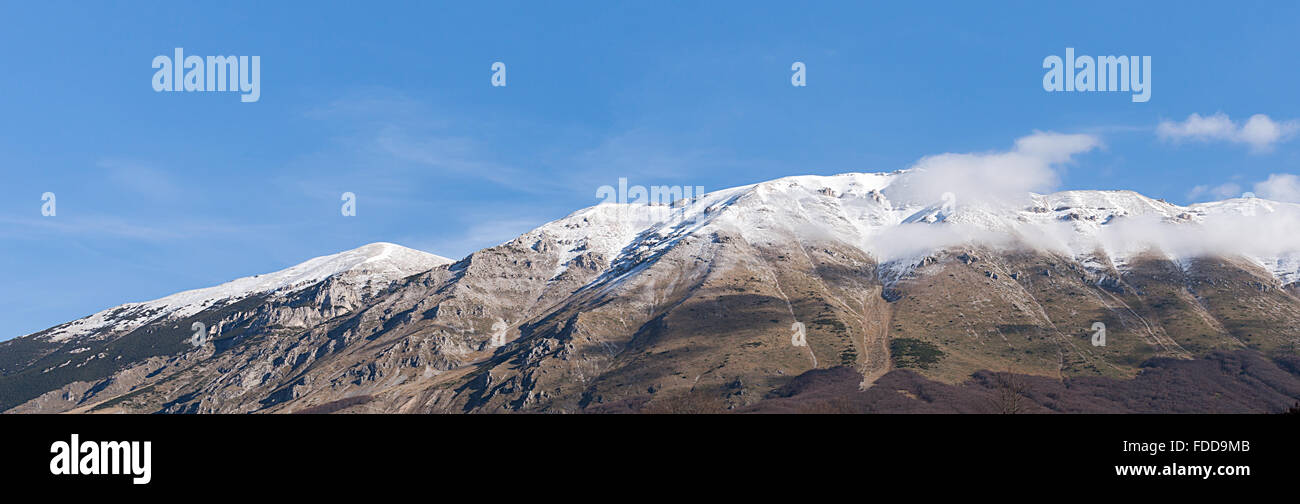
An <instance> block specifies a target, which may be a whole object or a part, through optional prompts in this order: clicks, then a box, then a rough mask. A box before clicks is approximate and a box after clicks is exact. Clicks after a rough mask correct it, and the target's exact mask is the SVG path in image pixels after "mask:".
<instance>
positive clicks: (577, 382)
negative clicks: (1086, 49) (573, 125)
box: [0, 171, 1300, 412]
mask: <svg viewBox="0 0 1300 504" xmlns="http://www.w3.org/2000/svg"><path fill="white" fill-rule="evenodd" d="M914 173H915V172H913V171H899V172H892V173H852V174H843V175H835V176H796V177H787V178H782V179H777V180H772V181H768V182H762V183H758V184H752V185H746V186H741V187H735V188H730V189H725V190H720V191H715V192H711V193H708V194H704V195H700V196H697V197H694V198H691V199H688V200H683V201H678V202H674V203H673V204H671V205H632V204H602V205H597V206H593V207H589V208H585V209H582V210H579V211H577V212H574V213H573V214H570V215H568V216H566V217H564V218H561V219H559V220H556V221H553V222H550V223H547V224H544V225H542V226H540V227H538V228H537V229H534V230H532V231H530V232H528V233H525V234H523V235H521V236H519V237H517V238H515V239H513V240H511V241H509V242H506V243H503V244H501V245H498V246H496V247H491V248H487V249H483V250H480V251H477V252H474V253H473V254H470V255H469V256H467V257H465V258H463V259H461V260H459V261H456V262H454V263H453V262H450V261H449V260H446V259H443V258H439V257H436V256H431V255H427V254H423V253H419V252H414V251H410V250H408V249H402V248H400V247H397V246H394V245H387V244H376V245H370V246H367V247H362V248H361V249H357V250H354V251H349V252H344V253H342V254H338V255H335V256H327V257H324V258H317V259H313V260H311V261H308V262H306V263H303V264H302V265H299V266H296V267H294V268H290V269H288V270H284V271H281V272H277V273H274V274H270V275H262V276H258V277H251V278H245V279H240V280H236V281H233V282H230V283H228V284H224V285H222V286H218V287H213V288H209V289H201V290H198V291H190V292H186V293H180V294H176V295H173V296H169V297H167V298H163V299H160V300H157V301H153V302H149V303H133V304H129V305H123V306H122V307H118V308H115V309H112V310H107V311H105V312H101V313H99V314H96V315H93V316H91V317H88V318H86V319H82V320H80V321H76V322H73V323H69V324H64V325H62V326H58V327H55V328H52V329H50V330H47V331H43V332H41V333H37V334H35V335H31V336H28V337H24V338H18V339H16V340H13V341H10V342H5V343H2V344H0V372H2V374H0V409H9V410H11V411H15V412H23V411H151V412H152V411H159V412H292V411H314V412H332V411H381V412H461V411H465V412H477V411H497V410H507V411H554V412H578V411H621V410H628V411H664V410H689V409H692V408H697V407H707V408H713V409H716V408H743V407H747V406H750V405H753V404H755V403H756V402H758V401H761V400H762V399H763V397H765V396H766V395H768V394H772V393H777V391H778V390H779V389H780V388H781V387H782V386H784V385H786V384H788V383H790V380H791V379H792V378H794V377H795V376H799V375H801V374H804V373H806V372H809V371H811V370H816V369H824V368H828V367H834V366H847V367H850V368H852V369H853V370H854V372H855V373H857V374H858V375H860V376H861V377H862V383H861V386H862V387H870V386H871V385H872V384H873V383H875V382H876V381H877V380H879V379H880V378H881V377H882V376H884V375H886V374H889V373H897V372H902V371H900V370H907V372H915V373H919V375H920V376H922V377H923V379H926V380H935V381H939V382H945V383H959V382H962V381H963V380H967V379H969V378H970V377H971V376H973V374H975V373H979V372H981V371H982V370H990V369H992V370H1002V369H1006V368H1009V367H1010V368H1014V369H1015V371H1016V372H1017V373H1024V374H1033V375H1039V376H1043V377H1049V378H1052V379H1056V380H1066V379H1072V378H1075V377H1093V378H1096V379H1106V380H1127V379H1131V378H1133V377H1134V376H1136V375H1138V374H1139V373H1140V372H1141V370H1142V369H1143V367H1142V365H1143V362H1144V361H1146V360H1148V359H1152V358H1173V359H1192V358H1199V357H1204V356H1207V355H1209V354H1211V353H1213V352H1220V351H1233V352H1238V351H1247V352H1256V353H1259V354H1263V355H1265V356H1269V358H1281V357H1279V356H1285V355H1291V354H1294V353H1295V352H1296V348H1297V347H1298V346H1300V298H1297V297H1296V295H1295V292H1296V286H1295V284H1294V282H1295V280H1296V279H1297V272H1300V261H1297V260H1296V257H1297V255H1296V252H1297V250H1300V232H1297V231H1300V229H1296V227H1297V226H1298V225H1300V219H1297V218H1295V217H1296V216H1297V215H1300V212H1298V211H1297V210H1300V208H1298V207H1297V206H1296V205H1293V204H1289V203H1280V202H1273V201H1267V200H1262V199H1255V198H1250V199H1234V200H1227V201H1221V202H1213V203H1205V204H1195V205H1188V206H1178V205H1173V204H1170V203H1167V202H1164V201H1161V200H1155V199H1151V198H1148V197H1145V196H1143V195H1140V194H1137V193H1134V192H1131V191H1065V192H1058V193H1053V194H1030V193H1026V194H1023V195H1022V197H1019V198H1012V199H1007V198H1005V197H1002V198H992V197H986V196H985V195H983V194H980V193H979V192H978V191H976V190H975V189H972V188H965V189H964V188H953V190H951V191H945V192H942V193H938V194H933V195H921V196H918V195H917V194H918V191H917V190H916V187H915V186H912V185H909V184H910V180H909V177H911V176H912V175H913V174H914ZM194 322H203V323H204V324H205V325H206V326H207V327H209V328H211V329H210V333H211V335H212V337H213V340H212V342H211V343H209V344H207V345H205V346H203V347H201V348H193V347H192V346H190V345H188V344H185V343H184V342H185V338H186V337H187V336H188V333H187V329H189V327H190V324H191V323H194ZM1097 324H1102V326H1103V327H1104V328H1105V329H1104V330H1105V331H1106V333H1107V339H1106V343H1105V345H1104V346H1103V345H1096V344H1095V343H1092V342H1090V338H1093V333H1094V331H1095V329H1093V328H1095V327H1097ZM1252 362H1253V361H1252ZM1298 369H1300V368H1298ZM1269 400H1272V401H1276V400H1279V399H1276V398H1274V399H1269ZM700 404H704V405H705V406H700ZM1241 407H1242V408H1247V409H1249V408H1253V407H1263V406H1260V405H1254V406H1249V405H1247V406H1241ZM1270 407H1271V403H1270Z"/></svg>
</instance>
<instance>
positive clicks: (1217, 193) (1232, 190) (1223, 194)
mask: <svg viewBox="0 0 1300 504" xmlns="http://www.w3.org/2000/svg"><path fill="white" fill-rule="evenodd" d="M1241 194H1242V192H1241V185H1240V184H1237V183H1235V182H1227V183H1223V184H1219V185H1217V186H1214V187H1210V186H1209V185H1198V186H1196V187H1193V188H1192V190H1191V191H1188V192H1187V199H1189V200H1193V201H1196V200H1203V199H1215V200H1221V199H1228V198H1236V197H1238V196H1240V195H1241Z"/></svg>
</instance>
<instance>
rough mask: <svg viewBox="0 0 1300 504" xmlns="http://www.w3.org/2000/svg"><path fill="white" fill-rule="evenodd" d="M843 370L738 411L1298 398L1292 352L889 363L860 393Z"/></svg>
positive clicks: (1189, 406) (1131, 407)
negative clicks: (943, 368) (897, 366)
mask: <svg viewBox="0 0 1300 504" xmlns="http://www.w3.org/2000/svg"><path fill="white" fill-rule="evenodd" d="M861 381H862V375H860V374H858V373H857V372H856V371H854V370H853V369H851V368H848V367H837V368H831V369H818V370H812V371H809V372H807V373H804V374H802V375H800V376H798V377H796V378H795V379H794V380H792V381H791V382H790V383H789V384H787V385H786V386H784V387H782V388H780V389H777V390H775V391H773V392H772V393H771V394H769V396H768V397H766V398H765V399H764V400H762V401H759V402H758V403H756V404H754V405H752V406H749V407H747V408H743V409H741V410H738V412H742V413H1009V412H1015V413H1276V412H1281V411H1285V410H1286V409H1287V408H1288V407H1290V406H1292V405H1294V404H1296V401H1297V399H1300V358H1298V357H1295V356H1286V357H1282V358H1280V359H1278V360H1270V359H1268V358H1267V357H1265V356H1264V355H1262V354H1260V353H1258V352H1252V351H1237V352H1216V353H1213V354H1210V355H1208V356H1207V357H1205V358H1202V359H1196V360H1181V359H1171V358H1155V359H1150V360H1148V361H1146V362H1144V363H1143V364H1142V372H1141V373H1140V374H1139V375H1138V376H1137V377H1136V378H1134V379H1132V380H1118V379H1113V378H1104V377H1079V378H1067V379H1066V380H1064V381H1058V380H1054V379H1051V378H1045V377H1041V376H1029V375H1020V374H1012V373H1006V372H989V371H980V372H977V373H975V374H973V375H971V377H970V379H969V380H967V381H965V382H964V383H961V384H960V385H948V384H945V383H940V382H936V381H931V380H927V379H925V378H924V377H922V376H920V375H918V374H916V373H914V372H912V371H908V370H894V371H891V372H889V373H887V374H885V375H884V376H882V377H881V378H880V379H878V380H877V381H876V382H875V384H874V385H873V386H871V388H869V389H867V390H865V391H864V390H859V383H860V382H861Z"/></svg>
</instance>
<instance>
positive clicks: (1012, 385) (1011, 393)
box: [993, 366, 1027, 415]
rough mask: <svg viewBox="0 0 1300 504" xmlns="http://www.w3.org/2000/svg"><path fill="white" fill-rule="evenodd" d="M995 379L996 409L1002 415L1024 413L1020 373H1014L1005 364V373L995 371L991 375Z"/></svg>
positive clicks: (1023, 387) (1023, 395) (1022, 385)
mask: <svg viewBox="0 0 1300 504" xmlns="http://www.w3.org/2000/svg"><path fill="white" fill-rule="evenodd" d="M993 376H994V379H995V380H996V381H997V396H996V397H995V398H994V400H995V401H996V404H995V406H996V409H997V411H998V413H1001V414H1003V415H1014V414H1017V413H1024V411H1025V403H1026V401H1027V399H1026V398H1025V389H1026V387H1025V382H1024V380H1023V379H1022V378H1021V377H1020V375H1017V374H1015V372H1014V371H1013V370H1012V369H1011V366H1007V371H1006V372H1005V373H996V374H994V375H993Z"/></svg>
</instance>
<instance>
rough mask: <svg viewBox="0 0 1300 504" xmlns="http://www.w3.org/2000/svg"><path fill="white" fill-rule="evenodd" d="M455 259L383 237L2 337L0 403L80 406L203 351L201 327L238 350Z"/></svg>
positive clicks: (310, 322)
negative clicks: (196, 343)
mask: <svg viewBox="0 0 1300 504" xmlns="http://www.w3.org/2000/svg"><path fill="white" fill-rule="evenodd" d="M450 262H451V260H450V259H446V258H443V257H439V256H436V255H433V254H428V253H425V252H420V251H416V250H412V249H408V248H405V247H401V246H398V245H393V244H390V243H374V244H370V245H366V246H364V247H361V248H357V249H354V250H349V251H346V252H342V253H339V254H334V255H330V256H324V257H317V258H314V259H311V260H308V261H306V262H304V263H302V264H298V265H296V266H293V267H290V268H288V269H285V270H281V271H277V272H275V273H270V274H265V275H256V276H252V277H246V278H240V279H237V280H234V281H231V282H227V283H224V284H221V285H218V286H215V287H209V288H204V289H197V290H192V291H186V292H181V293H177V294H173V295H171V296H167V297H164V298H161V299H157V300H154V301H147V302H143V303H129V304H125V305H121V306H118V307H114V308H110V309H108V310H104V311H101V312H99V313H95V314H93V315H90V316H87V317H85V318H82V319H78V320H75V321H72V322H69V323H66V324H62V325H59V326H55V327H52V328H50V329H47V330H44V331H41V332H38V333H35V334H32V335H29V336H25V337H22V338H16V339H13V340H10V341H6V342H3V343H0V407H3V408H8V407H12V406H14V405H15V404H16V403H20V402H23V401H26V400H28V399H31V398H32V394H33V393H34V392H36V393H40V392H46V391H47V390H49V389H50V388H52V387H51V386H54V387H58V388H60V392H61V393H60V394H55V395H59V396H62V398H60V399H58V400H52V399H51V398H50V397H46V398H43V400H42V401H41V402H43V403H50V402H53V403H55V404H57V406H54V409H56V410H57V409H60V408H63V407H67V406H70V405H75V404H76V403H78V402H79V401H80V399H81V397H80V395H81V394H85V393H88V392H90V393H101V392H104V391H105V389H108V391H109V392H112V391H118V390H123V389H122V387H123V386H128V385H127V384H129V386H134V385H136V384H138V383H139V382H140V381H141V380H143V379H144V378H145V376H144V375H147V374H148V373H149V372H150V371H152V370H149V368H150V367H151V366H154V365H155V364H156V363H158V362H165V361H168V360H175V359H176V358H177V356H180V355H186V352H187V351H192V350H194V347H193V345H192V344H191V342H190V341H191V339H197V338H194V336H195V331H197V330H200V329H202V330H203V332H204V334H206V335H207V337H208V338H209V339H210V340H211V343H209V344H208V346H211V347H230V346H235V345H238V344H240V343H242V342H243V341H245V340H247V339H250V338H258V337H261V336H263V335H264V334H267V333H272V332H276V331H293V330H295V329H303V328H308V327H313V326H315V325H317V324H319V323H321V322H322V321H324V320H329V319H331V318H334V317H337V316H339V315H340V314H344V313H348V312H350V311H352V310H354V309H356V308H358V307H360V306H362V305H363V304H365V303H366V302H367V301H369V300H371V299H373V298H374V297H375V296H376V295H377V294H378V293H380V292H381V291H383V290H384V289H387V288H388V284H389V283H390V282H392V281H394V280H398V279H401V278H404V277H406V276H409V275H412V274H415V273H419V272H422V271H427V270H429V269H431V268H433V267H436V266H439V265H444V264H448V263H450ZM194 324H202V326H201V327H200V326H196V325H194ZM154 367H156V366H154ZM118 375H120V376H118ZM150 378H151V377H150ZM92 382H94V383H95V384H94V385H92ZM63 389H66V390H63ZM43 408H44V406H42V407H38V408H36V410H37V411H40V410H43Z"/></svg>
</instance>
